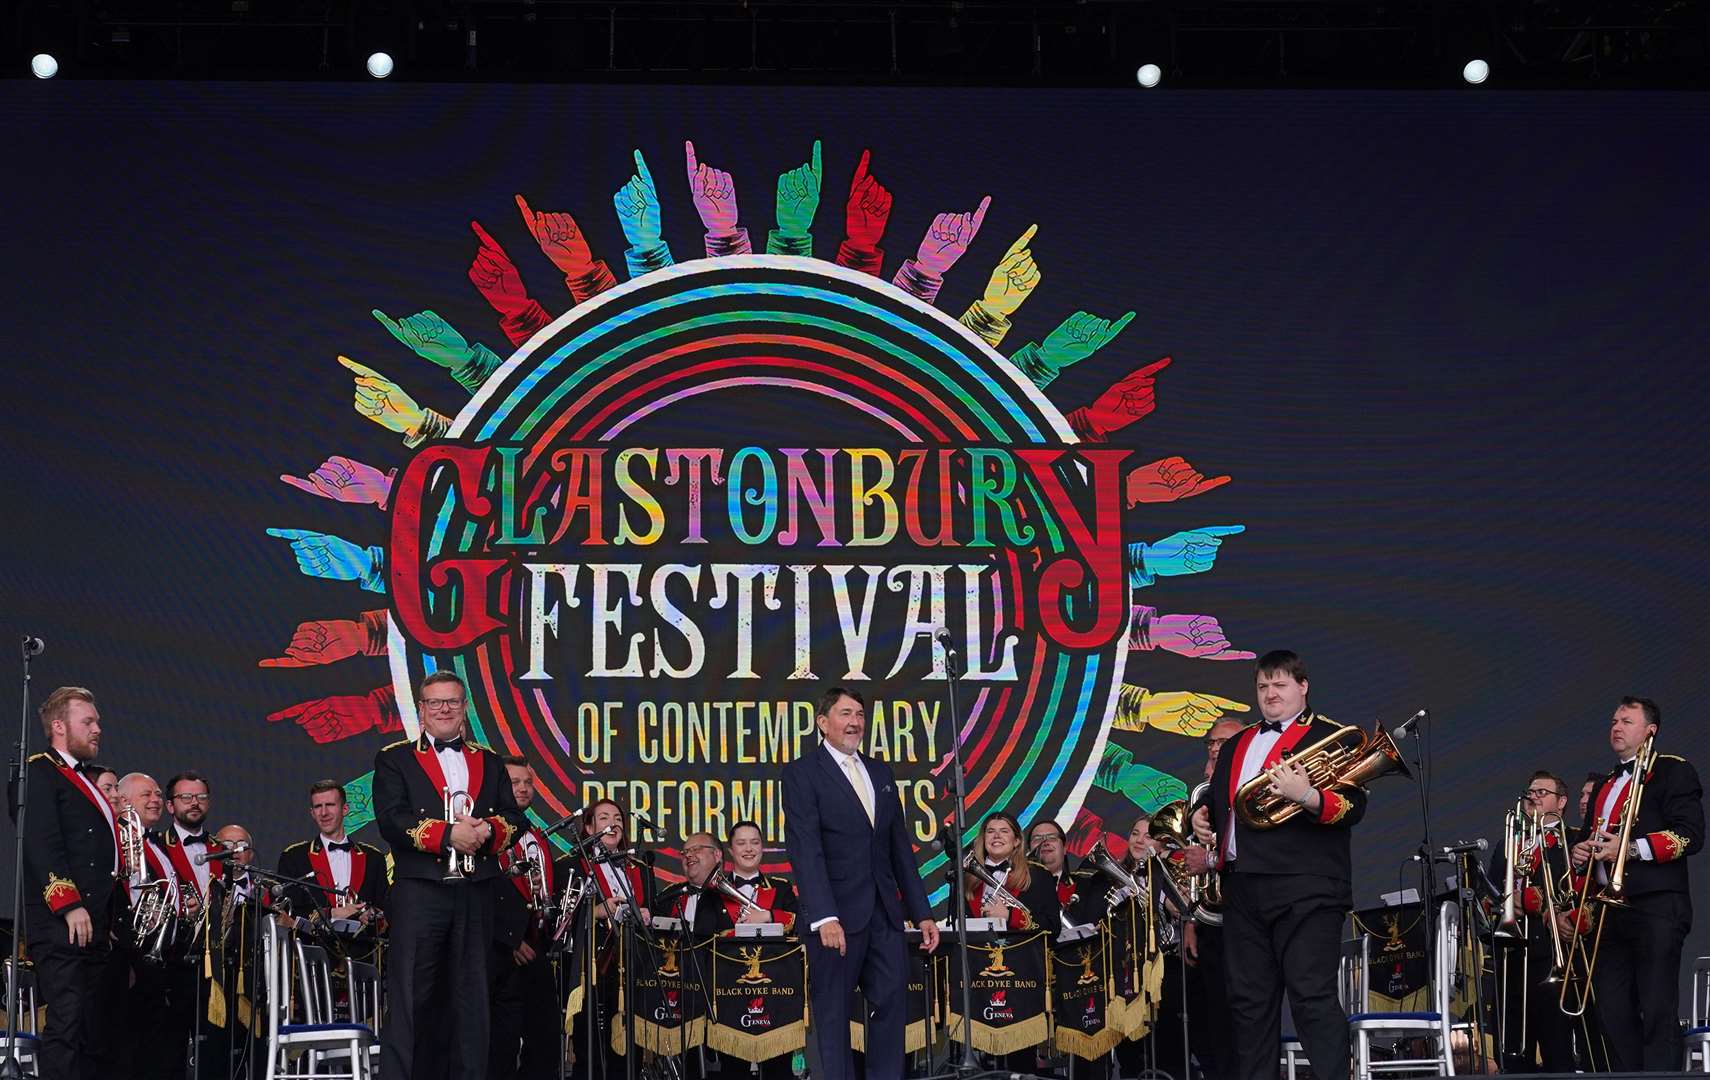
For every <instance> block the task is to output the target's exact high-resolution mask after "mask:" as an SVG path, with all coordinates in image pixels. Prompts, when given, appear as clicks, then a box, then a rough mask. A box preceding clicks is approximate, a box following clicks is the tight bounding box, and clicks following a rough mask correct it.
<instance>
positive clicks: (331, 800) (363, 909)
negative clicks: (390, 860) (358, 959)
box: [279, 780, 387, 926]
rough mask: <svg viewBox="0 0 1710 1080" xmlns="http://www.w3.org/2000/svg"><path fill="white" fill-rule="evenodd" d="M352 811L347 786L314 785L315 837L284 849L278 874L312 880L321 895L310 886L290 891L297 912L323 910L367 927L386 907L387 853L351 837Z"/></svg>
mask: <svg viewBox="0 0 1710 1080" xmlns="http://www.w3.org/2000/svg"><path fill="white" fill-rule="evenodd" d="M349 812H350V804H349V802H348V800H347V799H346V797H345V791H344V785H343V784H340V783H339V782H338V781H336V780H317V781H315V782H314V783H313V784H310V785H309V819H310V820H311V821H313V822H314V823H315V838H314V839H313V840H299V841H297V842H296V843H295V844H291V845H289V846H288V847H286V849H285V850H284V851H281V852H280V853H279V873H280V874H281V875H282V876H284V877H290V878H297V879H298V880H300V881H309V880H313V881H314V883H315V885H316V886H318V887H319V888H318V890H316V891H318V892H319V893H320V895H319V896H316V895H314V894H313V893H312V892H311V890H310V889H309V887H307V886H304V887H299V888H291V889H288V890H286V893H285V897H286V899H287V900H288V901H289V902H290V904H291V910H292V914H294V915H302V916H307V915H309V914H310V913H311V912H312V911H314V910H316V909H320V910H322V911H325V912H326V914H327V917H328V918H330V919H348V920H351V921H353V922H358V923H361V924H362V925H363V926H367V925H368V924H369V922H370V920H371V919H372V918H373V913H374V912H375V911H376V910H378V911H384V910H385V908H386V888H387V886H386V854H385V852H383V851H381V850H380V849H379V848H377V847H375V846H374V845H372V844H364V843H362V842H361V841H358V840H352V839H351V838H350V836H349V834H347V833H346V832H345V829H344V819H345V817H346V816H347V815H348V814H349Z"/></svg>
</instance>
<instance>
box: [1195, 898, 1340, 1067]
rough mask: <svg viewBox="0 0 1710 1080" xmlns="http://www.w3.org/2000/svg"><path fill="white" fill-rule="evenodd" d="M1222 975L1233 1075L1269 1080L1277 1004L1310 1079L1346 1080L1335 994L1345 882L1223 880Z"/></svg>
mask: <svg viewBox="0 0 1710 1080" xmlns="http://www.w3.org/2000/svg"><path fill="white" fill-rule="evenodd" d="M1223 893H1224V911H1223V973H1224V980H1225V983H1226V987H1227V991H1228V995H1229V997H1228V1001H1229V1016H1230V1021H1231V1025H1232V1028H1233V1030H1234V1034H1235V1051H1234V1054H1233V1058H1234V1069H1233V1075H1234V1076H1236V1077H1238V1078H1240V1080H1276V1075H1277V1062H1278V1059H1279V1057H1280V1056H1281V1047H1282V1001H1283V992H1284V991H1285V990H1286V991H1287V992H1288V999H1289V1008H1290V1010H1291V1011H1292V1013H1293V1016H1294V1026H1295V1033H1296V1035H1298V1036H1299V1038H1300V1041H1301V1044H1302V1045H1303V1046H1304V1047H1305V1049H1306V1056H1307V1059H1308V1060H1309V1061H1311V1062H1312V1075H1313V1076H1315V1077H1317V1080H1347V1076H1348V1016H1347V1014H1346V1013H1345V1012H1343V1011H1342V1005H1341V1002H1340V1001H1339V1000H1338V998H1337V993H1336V972H1337V967H1338V964H1339V962H1340V960H1341V955H1342V920H1343V919H1344V918H1345V917H1346V915H1347V912H1348V906H1349V897H1348V883H1347V882H1346V881H1340V880H1337V879H1335V878H1325V877H1315V876H1312V875H1308V874H1246V873H1241V872H1239V871H1237V872H1235V873H1232V874H1225V875H1224V876H1223Z"/></svg>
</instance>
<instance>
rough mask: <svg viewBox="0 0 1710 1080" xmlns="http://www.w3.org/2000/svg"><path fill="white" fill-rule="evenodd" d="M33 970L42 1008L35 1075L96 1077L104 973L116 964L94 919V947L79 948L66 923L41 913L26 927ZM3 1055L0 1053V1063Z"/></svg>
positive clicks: (70, 1079)
mask: <svg viewBox="0 0 1710 1080" xmlns="http://www.w3.org/2000/svg"><path fill="white" fill-rule="evenodd" d="M26 925H27V926H28V927H29V929H30V930H31V931H38V927H39V931H38V932H35V933H30V934H29V944H30V958H31V959H32V960H33V961H34V962H35V967H36V996H37V1000H38V1003H39V1004H41V1005H45V1006H47V1023H46V1026H44V1027H43V1028H42V1032H41V1050H40V1053H41V1060H40V1062H39V1072H40V1073H41V1075H42V1076H47V1077H53V1078H55V1080H95V1078H96V1077H98V1076H100V1075H101V1072H100V1067H101V1051H102V1050H103V1049H104V1047H105V1045H106V1044H105V1042H104V1039H105V1029H106V1027H107V1018H106V1017H105V1016H104V1015H102V1013H103V1006H104V1005H105V1004H106V1001H107V995H106V994H105V993H104V990H105V988H106V984H107V979H108V968H109V967H110V966H111V965H112V964H113V963H114V962H115V959H114V952H113V949H112V947H111V945H110V944H109V942H108V941H107V940H106V937H107V933H106V927H105V925H104V923H103V921H102V920H100V919H96V920H95V925H96V936H97V937H99V938H100V939H101V942H100V944H99V946H95V945H90V946H87V947H84V948H78V947H77V946H75V945H72V944H71V943H70V942H68V941H67V940H66V929H65V920H63V919H61V918H59V917H57V916H54V915H51V914H48V913H47V912H46V911H45V910H44V911H42V912H40V913H35V912H32V913H31V917H30V919H29V921H28V923H27V924H26ZM3 1057H4V1053H3V1052H0V1058H3Z"/></svg>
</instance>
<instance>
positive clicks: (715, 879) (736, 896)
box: [701, 866, 770, 917]
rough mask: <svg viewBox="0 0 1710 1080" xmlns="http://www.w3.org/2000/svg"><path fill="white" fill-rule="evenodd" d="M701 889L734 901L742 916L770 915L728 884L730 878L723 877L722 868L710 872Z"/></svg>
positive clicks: (739, 890)
mask: <svg viewBox="0 0 1710 1080" xmlns="http://www.w3.org/2000/svg"><path fill="white" fill-rule="evenodd" d="M701 888H703V889H710V890H712V891H713V892H716V893H718V894H719V895H720V896H723V897H725V898H726V899H729V900H734V901H736V902H737V903H738V904H739V905H741V907H742V914H743V915H744V916H747V915H752V914H754V913H756V912H759V913H760V914H761V915H766V916H768V917H770V913H769V912H767V910H766V909H765V908H763V907H761V906H760V905H759V904H756V903H755V902H754V901H752V900H750V899H748V897H746V896H744V895H742V890H741V889H739V888H737V887H736V886H735V885H732V884H731V883H730V878H728V877H726V876H725V873H724V868H723V867H722V866H721V867H719V868H718V869H717V870H714V871H713V872H712V876H711V877H709V878H707V883H706V884H705V885H702V886H701Z"/></svg>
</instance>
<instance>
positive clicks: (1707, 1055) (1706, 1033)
mask: <svg viewBox="0 0 1710 1080" xmlns="http://www.w3.org/2000/svg"><path fill="white" fill-rule="evenodd" d="M1682 1068H1683V1069H1684V1070H1685V1071H1686V1072H1703V1073H1710V956H1700V957H1699V958H1698V959H1697V960H1696V961H1694V962H1693V965H1692V1026H1691V1027H1689V1028H1687V1029H1686V1063H1685V1065H1684V1066H1682Z"/></svg>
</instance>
